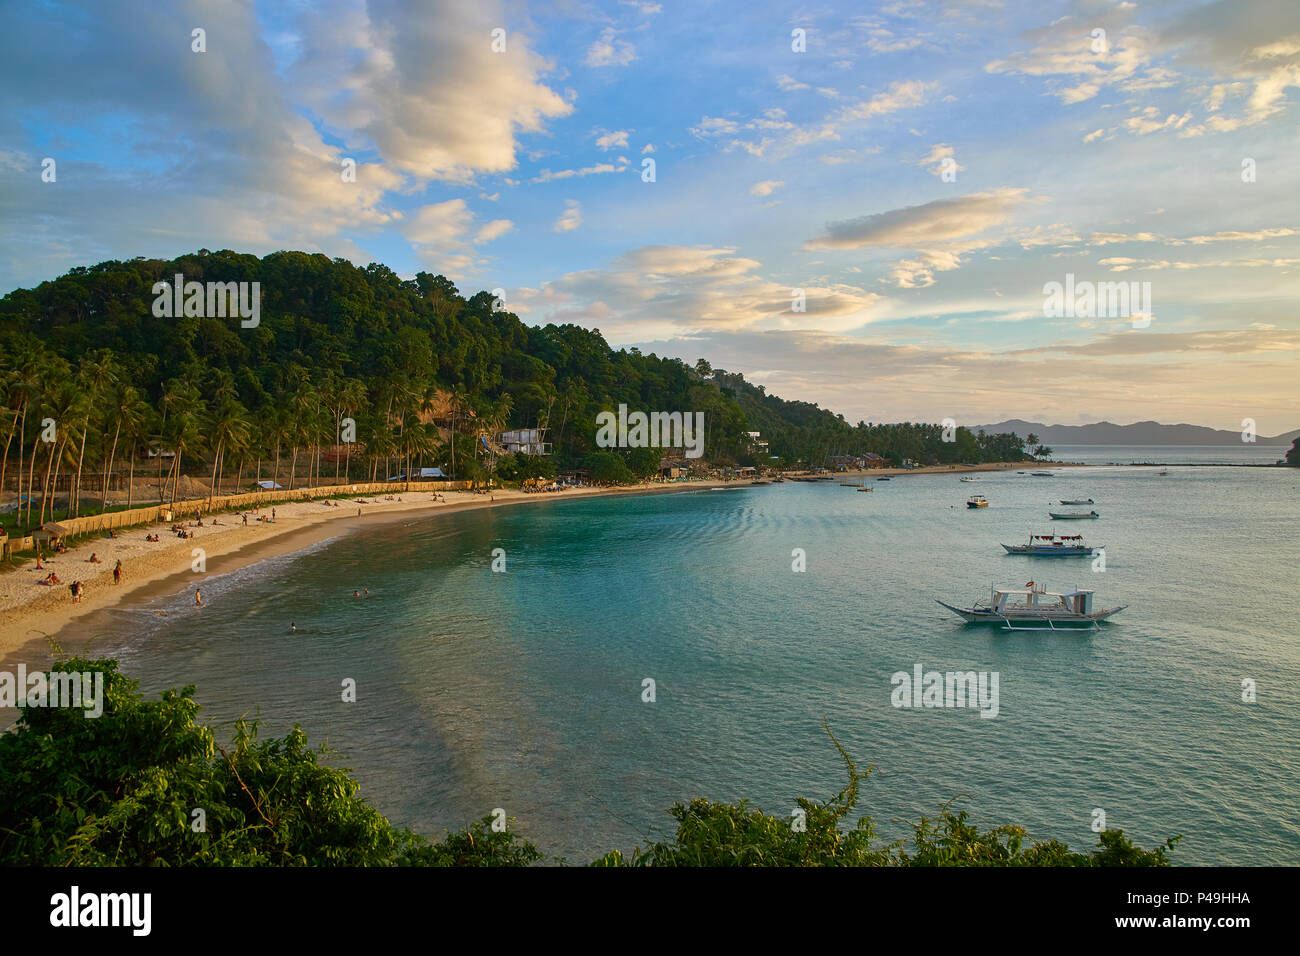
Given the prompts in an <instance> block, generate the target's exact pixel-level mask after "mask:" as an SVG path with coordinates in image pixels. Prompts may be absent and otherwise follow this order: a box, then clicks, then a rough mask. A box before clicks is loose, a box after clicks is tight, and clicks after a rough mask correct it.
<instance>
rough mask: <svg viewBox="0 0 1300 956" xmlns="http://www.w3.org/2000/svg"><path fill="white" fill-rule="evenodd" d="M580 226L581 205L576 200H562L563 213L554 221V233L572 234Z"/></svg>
mask: <svg viewBox="0 0 1300 956" xmlns="http://www.w3.org/2000/svg"><path fill="white" fill-rule="evenodd" d="M581 225H582V205H581V204H580V203H579V202H578V200H576V199H566V200H564V212H562V213H560V218H559V219H557V220H555V226H554V227H553V228H554V230H555V231H556V232H572V231H573V230H574V229H577V228H578V227H579V226H581Z"/></svg>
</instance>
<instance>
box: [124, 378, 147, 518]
mask: <svg viewBox="0 0 1300 956" xmlns="http://www.w3.org/2000/svg"><path fill="white" fill-rule="evenodd" d="M131 391H132V392H133V394H132V395H131V396H130V397H129V398H128V400H127V401H126V402H124V403H123V404H122V406H121V409H120V411H119V421H120V422H121V426H122V439H123V441H124V443H125V449H126V455H127V458H128V459H129V460H130V462H131V468H130V473H129V474H128V475H127V479H126V510H127V511H130V510H131V504H132V501H133V499H134V495H135V458H136V455H138V454H139V453H140V449H141V448H148V447H149V425H150V420H151V419H152V417H153V414H154V413H153V409H151V408H150V407H149V404H148V403H147V402H146V401H145V400H144V399H143V398H142V397H141V396H140V393H139V392H137V391H136V390H135V389H132V390H131Z"/></svg>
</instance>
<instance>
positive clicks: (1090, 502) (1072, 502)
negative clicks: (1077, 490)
mask: <svg viewBox="0 0 1300 956" xmlns="http://www.w3.org/2000/svg"><path fill="white" fill-rule="evenodd" d="M1096 503H1097V502H1095V501H1093V500H1092V499H1091V498H1071V499H1069V500H1068V501H1067V500H1065V499H1064V498H1062V499H1061V504H1063V505H1095V504H1096Z"/></svg>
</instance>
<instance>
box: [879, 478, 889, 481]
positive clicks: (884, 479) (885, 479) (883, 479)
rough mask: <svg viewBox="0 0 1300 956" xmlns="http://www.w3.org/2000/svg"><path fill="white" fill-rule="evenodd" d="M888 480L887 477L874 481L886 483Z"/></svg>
mask: <svg viewBox="0 0 1300 956" xmlns="http://www.w3.org/2000/svg"><path fill="white" fill-rule="evenodd" d="M888 480H889V478H887V477H881V478H877V479H876V481H888Z"/></svg>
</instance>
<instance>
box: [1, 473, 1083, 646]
mask: <svg viewBox="0 0 1300 956" xmlns="http://www.w3.org/2000/svg"><path fill="white" fill-rule="evenodd" d="M1029 467H1039V468H1062V467H1087V466H1085V465H1082V464H1080V463H1064V462H1062V463H1053V464H1051V465H1038V466H1028V465H1026V464H1025V463H1021V462H988V463H984V464H980V465H974V466H960V465H951V466H949V465H935V466H926V467H923V468H912V469H905V468H877V469H870V470H868V471H862V472H857V471H845V472H833V473H830V475H829V477H830V478H831V479H833V480H842V479H844V478H858V477H863V476H868V477H869V476H873V475H876V476H882V477H891V478H892V477H895V476H899V475H919V474H955V473H963V472H980V471H1005V470H1010V469H1019V470H1028V468H1029ZM787 480H789V479H787ZM770 483H771V482H770V479H764V485H767V484H770ZM751 486H752V485H751V480H750V479H733V480H704V481H671V482H642V483H640V484H637V485H628V486H623V487H613V488H597V487H591V488H570V489H568V490H566V491H563V492H551V493H533V494H525V493H524V492H522V491H519V490H516V489H499V490H496V491H493V492H491V493H490V494H489V495H480V494H476V493H474V492H466V491H448V492H440V493H438V496H439V498H440V499H442V500H439V501H435V500H433V493H431V492H414V493H407V494H404V495H401V496H398V495H393V496H392V497H393V499H394V500H392V501H388V500H380V499H375V498H370V499H367V501H368V504H366V505H357V504H355V502H353V501H352V500H350V499H344V502H346V503H340V505H339V507H338V508H334V507H332V506H331V507H328V508H327V507H325V506H323V505H322V503H321V500H319V499H318V500H316V501H312V502H305V501H295V502H286V503H284V504H277V505H276V506H275V510H276V521H275V523H274V524H271V523H269V522H260V521H250V522H249V524H248V525H244V524H243V522H242V519H241V517H240V513H239V512H223V513H217V514H214V515H212V516H209V517H208V518H207V519H206V520H205V523H204V526H203V528H201V529H200V528H197V527H191V526H192V525H193V522H184V524H185V525H186V527H187V528H191V530H193V531H195V532H196V536H195V537H194V538H191V539H184V540H182V539H177V538H175V537H174V535H173V533H172V532H171V531H170V530H169V527H170V526H169V525H168V524H167V523H165V522H160V523H158V524H155V525H151V526H147V527H146V526H141V527H135V528H131V529H128V530H126V531H123V532H121V533H120V534H119V536H118V537H117V538H98V539H95V540H93V541H86V542H83V543H81V544H79V545H77V546H76V547H74V548H72V549H70V550H69V551H68V552H66V553H64V554H61V555H51V556H50V557H48V558H45V559H43V563H44V565H45V570H52V571H55V572H57V573H58V574H59V575H60V578H61V583H60V584H59V585H54V586H49V587H47V586H42V585H38V584H36V581H37V579H38V578H39V577H41V576H43V574H44V570H43V571H41V572H37V571H36V569H35V566H34V565H26V566H23V567H21V568H17V569H14V570H11V571H8V572H6V573H4V574H3V575H0V667H6V666H10V665H12V664H15V663H17V662H18V661H19V660H22V661H23V662H25V663H27V664H28V665H29V666H34V665H36V663H37V662H38V661H39V662H41V663H42V665H43V664H47V663H49V662H50V661H51V660H52V659H53V649H52V646H51V642H57V643H58V644H59V645H60V646H62V647H65V649H67V650H69V651H70V652H73V653H75V652H76V651H77V650H79V649H80V647H81V646H84V644H85V643H86V641H87V640H89V638H87V637H86V636H84V635H73V634H72V633H70V629H71V628H72V626H73V625H74V624H76V622H77V621H79V620H81V619H83V618H85V617H86V616H88V615H90V614H93V613H95V612H97V611H103V610H108V609H111V608H118V607H136V606H140V605H142V604H145V603H147V602H148V601H151V600H154V599H156V598H159V597H163V596H167V595H174V594H179V593H181V592H183V591H185V590H187V589H189V587H190V586H192V585H193V586H196V587H197V589H198V590H201V589H202V581H203V580H204V579H205V578H207V577H209V576H216V575H223V574H228V573H231V572H233V571H238V570H240V569H241V568H245V567H248V566H249V565H252V564H256V563H258V562H261V561H265V560H267V559H270V558H275V557H280V556H282V555H285V554H291V553H295V552H298V551H301V550H303V549H305V548H309V547H312V546H314V545H316V544H319V543H321V542H323V541H328V540H330V539H332V538H336V537H341V536H343V535H348V534H352V533H354V532H355V531H357V530H359V529H361V528H363V527H371V526H375V525H384V524H391V523H394V522H395V521H397V520H399V519H401V520H408V519H423V518H429V517H434V516H437V515H442V514H455V513H460V512H463V511H473V510H478V509H482V508H496V507H506V506H510V505H520V504H526V503H530V502H538V501H553V500H558V501H566V500H573V499H575V498H588V497H624V496H631V495H645V494H674V493H678V494H680V493H684V492H689V491H697V490H706V489H710V488H718V487H741V488H747V487H751ZM399 498H400V499H402V500H398V499H399ZM187 504H188V502H187ZM354 507H356V508H360V509H362V514H361V515H360V517H358V515H357V514H356V513H355V512H354V511H353V510H352V509H353V508H354ZM268 511H269V509H264V510H263V512H262V513H263V514H265V513H267V512H268ZM248 514H249V515H252V514H253V512H251V511H250V512H248ZM213 518H216V519H218V523H217V524H216V525H212V524H211V523H210V522H211V521H212V519H213ZM150 533H157V534H158V535H159V537H160V539H161V540H159V541H156V542H146V541H145V540H144V538H145V535H146V534H150ZM196 548H197V549H202V551H203V560H204V565H203V570H202V571H195V570H193V563H194V562H195V561H196V560H197V558H196V557H195V556H194V550H195V549H196ZM92 553H93V554H96V555H99V556H101V563H99V564H97V565H91V564H89V563H88V559H89V555H90V554H92ZM119 559H120V560H121V561H122V564H123V572H124V573H123V581H122V583H121V584H119V585H114V584H113V583H112V578H113V573H112V569H113V566H114V564H115V562H116V561H117V560H119ZM196 579H197V580H196ZM74 580H81V581H82V582H84V584H85V590H86V594H85V597H84V598H83V599H82V601H81V602H80V603H76V604H74V603H73V602H72V599H71V596H70V594H69V592H68V587H67V585H69V584H70V583H71V582H72V581H74Z"/></svg>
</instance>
